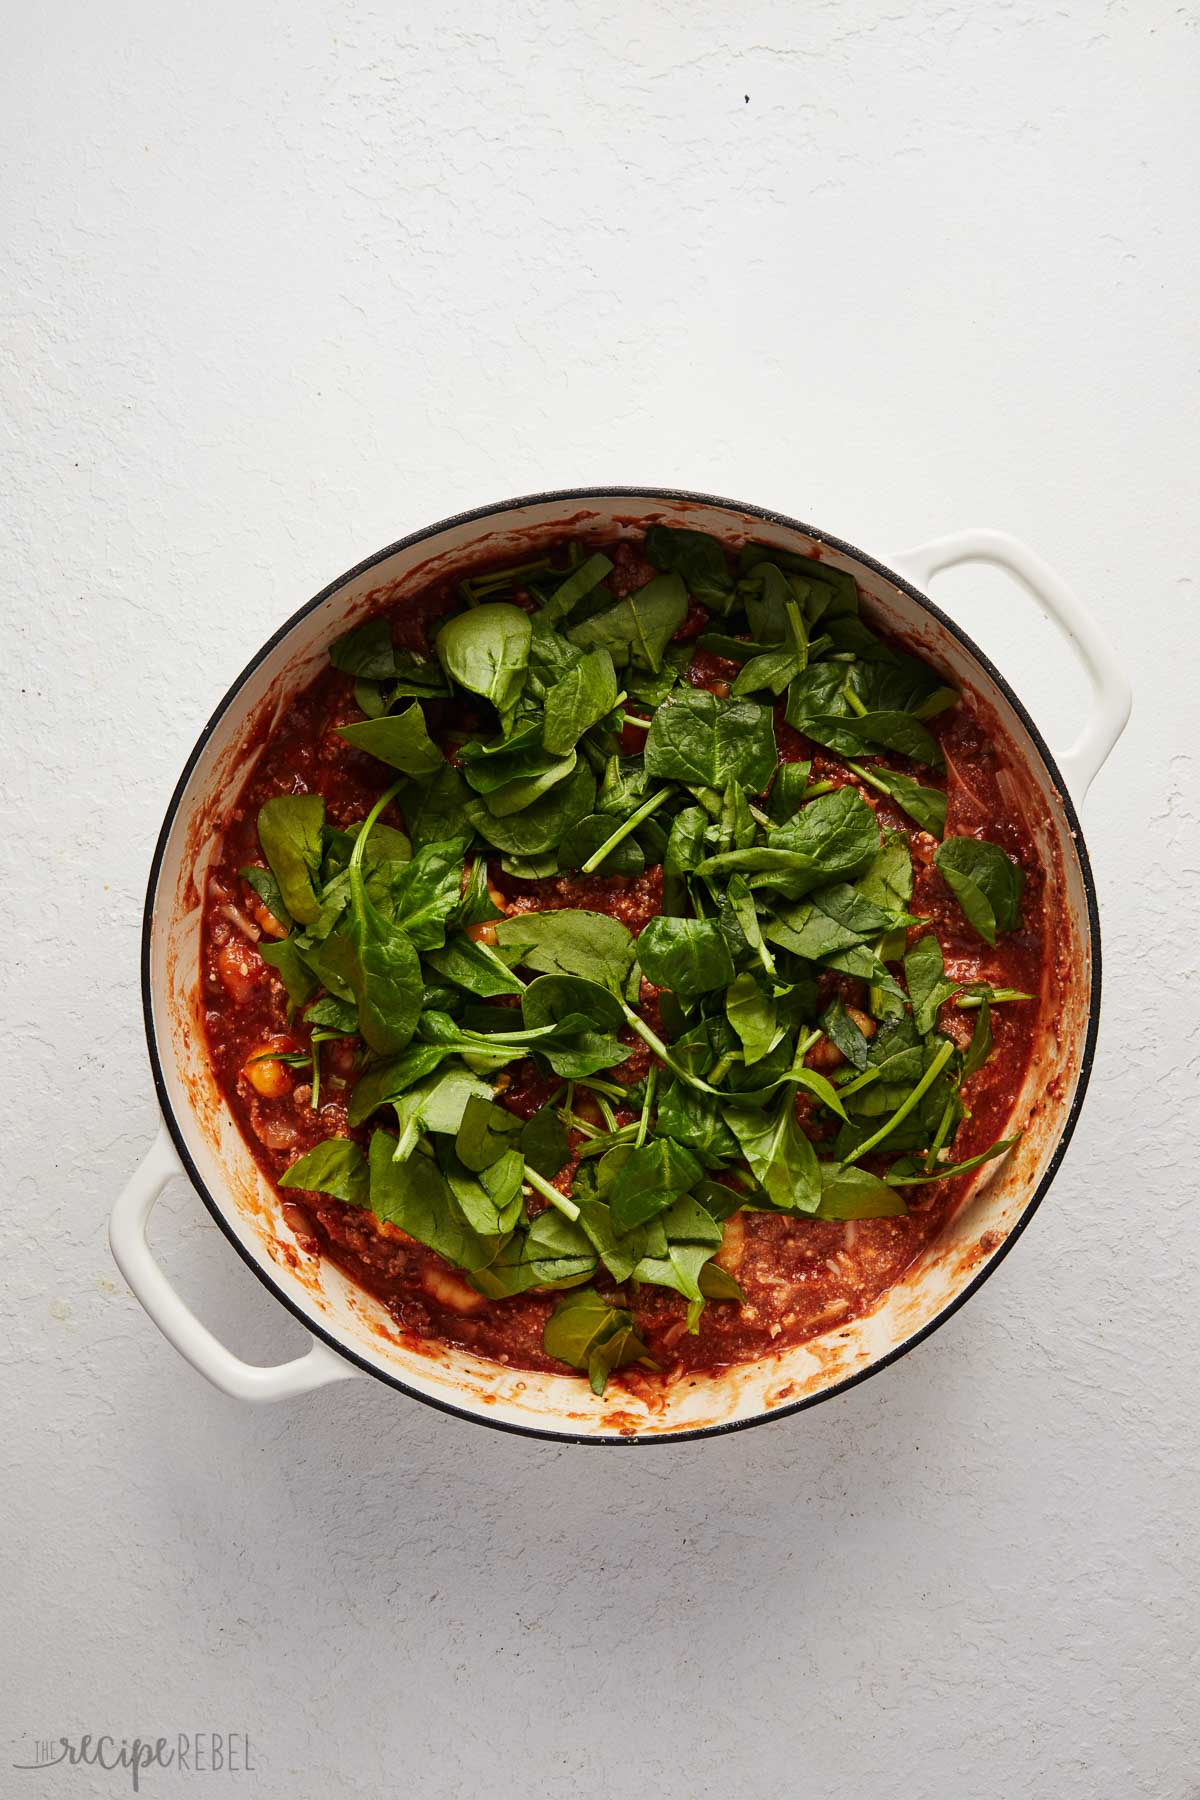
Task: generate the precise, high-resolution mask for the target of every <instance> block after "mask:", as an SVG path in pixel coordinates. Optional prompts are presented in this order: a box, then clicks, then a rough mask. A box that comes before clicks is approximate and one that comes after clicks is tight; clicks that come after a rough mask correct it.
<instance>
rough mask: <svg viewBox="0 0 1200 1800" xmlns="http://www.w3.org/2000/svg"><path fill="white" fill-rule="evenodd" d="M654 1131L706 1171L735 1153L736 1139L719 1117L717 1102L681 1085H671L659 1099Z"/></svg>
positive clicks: (674, 1083) (677, 1081) (685, 1085)
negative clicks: (692, 1153) (695, 1158)
mask: <svg viewBox="0 0 1200 1800" xmlns="http://www.w3.org/2000/svg"><path fill="white" fill-rule="evenodd" d="M655 1129H656V1130H657V1131H658V1132H660V1133H661V1134H662V1135H663V1136H664V1137H669V1138H674V1140H675V1142H676V1143H677V1144H682V1145H683V1146H684V1148H685V1149H687V1150H694V1151H695V1153H696V1155H697V1156H698V1157H699V1158H700V1161H701V1162H702V1163H703V1164H704V1165H705V1167H706V1168H718V1167H720V1165H721V1164H722V1163H726V1162H730V1161H731V1160H732V1159H733V1158H735V1157H736V1156H737V1153H738V1142H737V1139H736V1138H735V1137H734V1135H733V1133H732V1131H730V1129H729V1127H728V1125H726V1123H725V1121H724V1119H723V1118H722V1117H721V1113H720V1110H719V1108H718V1105H717V1102H716V1101H715V1100H712V1099H710V1098H709V1097H708V1096H707V1095H705V1094H698V1093H697V1092H696V1091H695V1089H694V1088H690V1087H689V1086H688V1085H687V1083H686V1082H685V1081H679V1080H675V1081H672V1083H671V1085H670V1087H669V1088H668V1089H667V1091H666V1093H665V1094H664V1095H663V1096H662V1099H661V1100H660V1101H659V1104H658V1116H657V1119H656V1121H655Z"/></svg>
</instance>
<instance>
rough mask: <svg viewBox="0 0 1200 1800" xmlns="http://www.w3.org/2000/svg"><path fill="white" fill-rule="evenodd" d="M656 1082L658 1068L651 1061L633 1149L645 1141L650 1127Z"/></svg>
mask: <svg viewBox="0 0 1200 1800" xmlns="http://www.w3.org/2000/svg"><path fill="white" fill-rule="evenodd" d="M657 1082H658V1070H657V1069H656V1068H655V1067H654V1065H653V1063H652V1064H651V1065H650V1068H649V1070H648V1071H647V1074H646V1098H645V1099H644V1100H643V1102H642V1116H641V1118H640V1119H639V1121H638V1128H637V1137H636V1138H635V1139H634V1146H633V1147H634V1149H635V1150H640V1149H641V1147H642V1145H643V1144H644V1143H645V1141H646V1133H647V1132H648V1131H649V1129H650V1108H651V1107H652V1106H653V1105H654V1089H655V1086H656V1085H657ZM614 1123H615V1120H614Z"/></svg>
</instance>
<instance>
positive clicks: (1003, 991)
mask: <svg viewBox="0 0 1200 1800" xmlns="http://www.w3.org/2000/svg"><path fill="white" fill-rule="evenodd" d="M1032 999H1033V995H1032V994H1023V993H1022V992H1021V990H1020V988H995V989H994V990H993V992H992V993H990V994H956V995H955V998H954V1004H955V1006H961V1007H963V1008H966V1007H971V1006H982V1005H983V1003H984V1001H985V1000H986V1001H988V1003H989V1004H990V1005H992V1006H995V1005H996V1004H997V1002H998V1001H1004V1000H1032Z"/></svg>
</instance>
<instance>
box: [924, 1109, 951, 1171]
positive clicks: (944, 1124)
mask: <svg viewBox="0 0 1200 1800" xmlns="http://www.w3.org/2000/svg"><path fill="white" fill-rule="evenodd" d="M953 1111H954V1095H953V1094H951V1095H950V1098H949V1099H948V1100H947V1101H946V1104H945V1106H943V1108H942V1116H941V1118H940V1119H939V1120H938V1128H937V1130H936V1131H935V1132H934V1134H933V1142H932V1144H930V1146H929V1149H928V1150H927V1151H926V1153H925V1173H926V1174H927V1175H928V1174H929V1173H930V1171H931V1170H932V1169H933V1168H934V1167H935V1165H936V1163H937V1159H938V1151H939V1150H940V1149H941V1147H942V1145H943V1144H944V1143H945V1141H946V1138H947V1136H948V1134H949V1131H950V1118H951V1115H952V1113H953Z"/></svg>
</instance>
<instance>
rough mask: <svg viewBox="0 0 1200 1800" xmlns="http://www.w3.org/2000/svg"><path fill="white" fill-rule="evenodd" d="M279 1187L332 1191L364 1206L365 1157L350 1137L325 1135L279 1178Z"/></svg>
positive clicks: (340, 1196)
mask: <svg viewBox="0 0 1200 1800" xmlns="http://www.w3.org/2000/svg"><path fill="white" fill-rule="evenodd" d="M279 1185H280V1187H294V1188H303V1189H304V1190H305V1192H306V1193H319V1194H332V1195H333V1197H334V1199H335V1200H344V1201H346V1202H347V1204H348V1205H350V1206H366V1205H367V1203H368V1191H369V1181H368V1177H367V1159H366V1157H365V1156H364V1155H363V1153H362V1151H361V1150H360V1149H359V1147H358V1145H357V1144H356V1143H355V1142H354V1141H353V1139H352V1138H326V1139H325V1141H324V1143H322V1144H317V1145H315V1146H314V1147H313V1149H311V1150H310V1151H309V1152H308V1154H307V1155H306V1156H302V1157H301V1158H300V1159H299V1161H298V1162H294V1163H293V1164H292V1166H291V1168H290V1169H287V1170H285V1171H284V1173H283V1174H282V1175H281V1176H280V1177H279Z"/></svg>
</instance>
